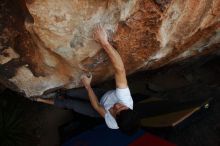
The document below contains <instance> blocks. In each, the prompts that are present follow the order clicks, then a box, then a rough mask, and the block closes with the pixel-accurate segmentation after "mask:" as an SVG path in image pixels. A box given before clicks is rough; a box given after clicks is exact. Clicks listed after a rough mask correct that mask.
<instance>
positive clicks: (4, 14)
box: [0, 0, 220, 97]
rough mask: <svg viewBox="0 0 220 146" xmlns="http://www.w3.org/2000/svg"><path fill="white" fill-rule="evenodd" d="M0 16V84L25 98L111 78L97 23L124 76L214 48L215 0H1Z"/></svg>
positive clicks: (219, 15) (217, 37) (219, 36)
mask: <svg viewBox="0 0 220 146" xmlns="http://www.w3.org/2000/svg"><path fill="white" fill-rule="evenodd" d="M0 12H1V13H0V32H1V33H0V52H1V53H0V64H1V65H0V81H1V83H3V84H4V85H5V86H7V87H9V88H11V89H13V90H16V91H19V92H22V93H24V94H25V96H27V97H30V96H37V95H41V94H43V93H45V92H46V91H49V90H53V89H58V88H75V87H80V86H82V84H81V81H80V79H79V77H80V75H81V74H82V73H83V72H84V71H85V70H86V71H90V72H92V73H93V76H94V78H93V79H94V80H93V83H94V84H95V83H98V82H101V81H104V80H106V79H109V78H111V77H112V76H113V73H114V72H113V68H112V66H111V63H110V62H109V59H108V57H107V56H106V54H105V52H104V51H103V50H102V48H101V46H100V45H98V44H97V43H96V42H95V41H94V40H93V39H92V29H93V28H94V26H95V25H96V24H97V23H101V24H102V25H103V26H104V28H105V29H106V30H107V32H108V34H109V40H110V41H111V43H112V45H114V47H115V48H116V49H117V50H118V52H119V53H120V55H121V57H122V59H123V62H124V64H125V68H126V71H127V73H128V74H132V73H134V72H136V71H139V70H148V69H154V68H158V67H161V66H164V65H166V64H169V63H172V62H177V61H180V60H183V59H185V58H189V57H192V56H195V55H202V54H207V53H209V52H214V51H215V50H218V49H219V47H220V1H219V0H200V1H198V0H89V1H84V0H82V1H79V0H64V1H60V0H26V1H24V0H19V1H16V0H12V1H10V2H9V1H7V0H3V1H2V2H0Z"/></svg>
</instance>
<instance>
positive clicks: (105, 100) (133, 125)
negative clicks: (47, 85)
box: [37, 25, 140, 134]
mask: <svg viewBox="0 0 220 146" xmlns="http://www.w3.org/2000/svg"><path fill="white" fill-rule="evenodd" d="M93 37H94V39H95V40H96V41H97V42H98V43H100V45H101V46H102V47H103V49H104V50H105V52H106V53H107V55H108V56H109V58H110V61H111V63H112V65H113V68H114V71H115V81H116V90H111V91H108V92H106V93H105V92H104V91H102V90H100V89H92V87H91V85H90V83H91V81H92V75H91V74H90V75H89V76H88V75H82V76H81V80H82V83H83V84H84V86H85V89H86V90H85V89H71V90H67V91H66V93H65V95H64V97H65V99H64V98H59V97H56V98H55V100H46V99H43V98H37V101H38V102H43V103H48V104H54V105H56V106H59V107H62V108H68V109H73V110H74V111H76V112H79V113H82V114H85V115H89V116H93V117H97V116H99V115H100V116H101V117H103V118H104V119H105V122H106V124H107V126H108V127H109V128H111V129H118V128H119V129H120V130H121V131H122V132H125V133H127V134H132V133H134V132H135V131H136V130H137V129H138V128H139V125H140V124H139V123H140V122H139V119H138V116H137V114H136V113H135V112H134V111H133V100H132V97H131V93H130V90H129V88H128V84H127V79H126V71H125V68H124V64H123V61H122V59H121V57H120V55H119V53H118V52H117V51H116V50H115V49H114V48H113V47H112V45H111V44H110V43H109V41H108V37H107V33H106V32H105V30H104V28H103V27H102V26H101V25H98V26H97V27H96V28H95V29H94V33H93ZM104 93H105V94H104ZM66 97H71V99H67V98H66ZM88 97H89V100H90V103H91V105H92V107H91V105H90V104H89V103H88V102H85V101H86V100H88ZM98 99H101V100H100V102H99V100H98Z"/></svg>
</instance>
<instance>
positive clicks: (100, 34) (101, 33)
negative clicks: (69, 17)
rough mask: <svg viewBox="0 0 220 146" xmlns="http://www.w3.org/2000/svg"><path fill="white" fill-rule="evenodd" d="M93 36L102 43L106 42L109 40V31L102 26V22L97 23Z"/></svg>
mask: <svg viewBox="0 0 220 146" xmlns="http://www.w3.org/2000/svg"><path fill="white" fill-rule="evenodd" d="M93 38H94V39H95V40H96V41H97V42H99V43H101V44H105V43H107V42H108V36H107V33H106V31H105V29H104V28H103V27H102V26H101V24H97V26H96V27H95V28H94V31H93Z"/></svg>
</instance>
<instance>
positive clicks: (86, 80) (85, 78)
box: [81, 73, 92, 88]
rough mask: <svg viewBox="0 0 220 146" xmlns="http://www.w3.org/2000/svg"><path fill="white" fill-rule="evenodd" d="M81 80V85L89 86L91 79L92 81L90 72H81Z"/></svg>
mask: <svg viewBox="0 0 220 146" xmlns="http://www.w3.org/2000/svg"><path fill="white" fill-rule="evenodd" d="M81 80H82V83H83V85H84V86H85V87H86V88H87V87H89V86H90V84H91V81H92V74H91V73H89V74H83V75H82V76H81Z"/></svg>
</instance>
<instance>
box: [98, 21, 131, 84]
mask: <svg viewBox="0 0 220 146" xmlns="http://www.w3.org/2000/svg"><path fill="white" fill-rule="evenodd" d="M94 38H95V40H96V41H97V42H99V43H100V44H101V45H102V47H103V48H104V50H105V52H106V53H107V54H108V56H109V58H110V61H111V63H112V65H113V67H114V70H115V81H116V87H117V88H126V87H127V86H128V85H127V79H126V71H125V68H124V63H123V61H122V59H121V56H120V55H119V53H118V52H117V51H116V50H115V49H114V48H113V47H112V45H111V44H110V43H109V41H108V37H107V33H106V32H105V30H104V28H103V27H102V26H101V25H98V26H97V27H96V28H95V29H94Z"/></svg>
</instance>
